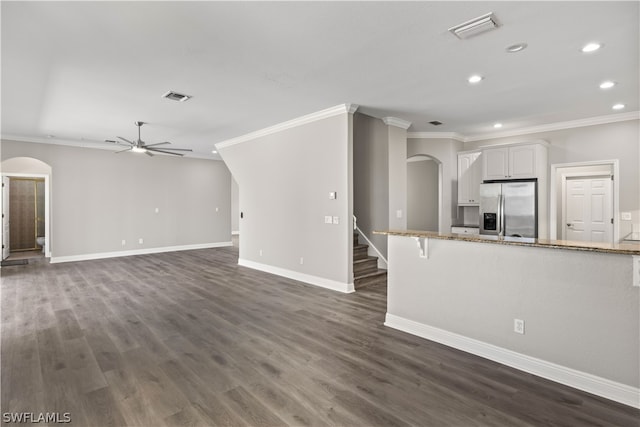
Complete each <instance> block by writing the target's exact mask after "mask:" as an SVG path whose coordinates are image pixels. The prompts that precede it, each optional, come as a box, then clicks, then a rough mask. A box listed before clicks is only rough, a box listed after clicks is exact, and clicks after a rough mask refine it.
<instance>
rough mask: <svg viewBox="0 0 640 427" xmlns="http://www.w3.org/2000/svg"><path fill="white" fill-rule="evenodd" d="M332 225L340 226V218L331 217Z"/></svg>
mask: <svg viewBox="0 0 640 427" xmlns="http://www.w3.org/2000/svg"><path fill="white" fill-rule="evenodd" d="M333 223H334V224H340V218H338V217H337V216H334V217H333Z"/></svg>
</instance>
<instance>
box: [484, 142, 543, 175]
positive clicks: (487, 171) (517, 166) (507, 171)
mask: <svg viewBox="0 0 640 427" xmlns="http://www.w3.org/2000/svg"><path fill="white" fill-rule="evenodd" d="M482 158H483V162H482V179H483V180H495V179H498V180H499V179H526V178H540V177H541V175H546V170H547V144H546V143H534V144H514V145H504V146H500V147H496V148H489V147H488V148H485V149H484V150H483V151H482Z"/></svg>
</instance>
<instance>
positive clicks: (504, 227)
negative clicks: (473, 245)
mask: <svg viewBox="0 0 640 427" xmlns="http://www.w3.org/2000/svg"><path fill="white" fill-rule="evenodd" d="M537 184H538V183H537V181H536V180H513V181H489V182H488V181H485V182H484V183H483V184H480V234H485V235H494V236H501V237H503V236H505V237H530V238H537V237H538V186H537Z"/></svg>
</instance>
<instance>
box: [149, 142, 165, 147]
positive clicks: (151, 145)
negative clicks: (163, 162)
mask: <svg viewBox="0 0 640 427" xmlns="http://www.w3.org/2000/svg"><path fill="white" fill-rule="evenodd" d="M166 144H171V143H170V142H158V143H156V144H146V145H145V148H146V147H155V146H158V145H166Z"/></svg>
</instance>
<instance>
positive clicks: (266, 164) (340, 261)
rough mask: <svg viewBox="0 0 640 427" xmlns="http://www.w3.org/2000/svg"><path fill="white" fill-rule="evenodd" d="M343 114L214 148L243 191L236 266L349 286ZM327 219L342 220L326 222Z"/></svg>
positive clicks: (348, 170)
mask: <svg viewBox="0 0 640 427" xmlns="http://www.w3.org/2000/svg"><path fill="white" fill-rule="evenodd" d="M346 111H347V110H345V109H344V108H342V109H338V110H336V112H335V114H333V115H330V116H329V117H325V116H322V118H319V119H313V120H312V119H309V120H307V119H300V120H299V121H296V120H294V121H292V122H288V124H287V125H281V126H277V127H275V128H273V129H274V130H273V131H260V132H258V133H257V134H256V136H247V137H242V138H240V139H236V140H235V141H227V142H223V143H221V144H218V145H217V148H218V152H219V153H220V155H221V156H222V158H223V159H224V161H225V162H226V164H227V165H228V167H229V169H230V170H231V172H232V174H233V176H234V178H235V179H236V180H237V182H238V186H239V188H240V194H239V201H240V206H239V209H240V211H241V212H242V213H243V214H244V217H243V219H241V220H240V225H239V231H240V239H239V242H240V260H239V262H240V264H241V265H245V266H249V267H253V268H258V269H261V270H265V271H270V272H273V273H276V274H281V275H284V276H287V277H294V278H297V279H298V280H302V281H305V282H308V283H312V284H316V285H320V286H325V287H329V288H332V289H336V290H341V291H345V292H348V291H351V290H353V277H352V276H353V275H352V258H353V254H352V248H353V238H352V233H353V226H352V221H351V217H352V214H353V207H352V203H353V201H352V193H353V191H352V188H351V184H350V183H351V182H352V181H351V180H352V178H351V175H352V165H351V161H352V150H353V147H352V139H351V134H352V119H353V115H352V114H350V113H348V112H346ZM297 123H299V124H297ZM330 192H337V198H336V199H335V200H331V199H330V198H329V193H330ZM325 216H331V217H334V216H335V217H337V218H338V221H339V224H325V223H324V219H325ZM301 259H303V263H301Z"/></svg>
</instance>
